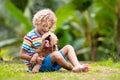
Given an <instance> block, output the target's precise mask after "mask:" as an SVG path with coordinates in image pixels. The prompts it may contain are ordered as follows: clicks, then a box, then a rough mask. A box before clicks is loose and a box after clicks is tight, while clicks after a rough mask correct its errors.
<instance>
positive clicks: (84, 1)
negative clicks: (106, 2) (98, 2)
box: [72, 0, 93, 12]
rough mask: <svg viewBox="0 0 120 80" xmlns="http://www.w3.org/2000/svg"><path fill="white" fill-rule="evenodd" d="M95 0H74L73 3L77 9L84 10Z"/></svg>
mask: <svg viewBox="0 0 120 80" xmlns="http://www.w3.org/2000/svg"><path fill="white" fill-rule="evenodd" d="M92 2H93V0H72V3H73V5H74V7H75V8H76V9H78V10H79V11H81V12H83V11H85V10H87V8H88V7H90V5H91V4H92Z"/></svg>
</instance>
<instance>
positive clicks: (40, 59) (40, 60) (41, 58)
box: [37, 56, 45, 65]
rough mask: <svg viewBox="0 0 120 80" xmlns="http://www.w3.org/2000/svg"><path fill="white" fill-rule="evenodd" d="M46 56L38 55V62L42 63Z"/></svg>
mask: <svg viewBox="0 0 120 80" xmlns="http://www.w3.org/2000/svg"><path fill="white" fill-rule="evenodd" d="M44 58H45V57H42V56H40V57H38V58H37V63H38V64H40V65H41V64H42V62H43V60H44Z"/></svg>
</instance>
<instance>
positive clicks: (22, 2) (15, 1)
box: [10, 0, 28, 11]
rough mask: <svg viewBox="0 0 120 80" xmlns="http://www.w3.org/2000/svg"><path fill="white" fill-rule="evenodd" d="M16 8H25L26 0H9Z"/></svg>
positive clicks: (22, 9)
mask: <svg viewBox="0 0 120 80" xmlns="http://www.w3.org/2000/svg"><path fill="white" fill-rule="evenodd" d="M10 1H11V2H12V3H13V4H14V5H15V6H16V7H17V8H19V9H20V10H21V11H24V10H25V7H26V6H27V4H28V0H20V1H19V2H18V0H10Z"/></svg>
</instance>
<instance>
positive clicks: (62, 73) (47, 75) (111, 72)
mask: <svg viewBox="0 0 120 80" xmlns="http://www.w3.org/2000/svg"><path fill="white" fill-rule="evenodd" d="M89 66H90V71H89V72H87V73H84V72H82V73H74V72H71V71H67V70H65V69H61V70H59V71H56V72H40V73H37V74H32V73H28V72H26V66H25V65H24V64H20V63H5V62H0V80H120V63H113V62H111V61H106V62H96V63H90V64H89Z"/></svg>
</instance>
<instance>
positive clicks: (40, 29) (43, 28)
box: [37, 24, 51, 35]
mask: <svg viewBox="0 0 120 80" xmlns="http://www.w3.org/2000/svg"><path fill="white" fill-rule="evenodd" d="M50 29H51V27H50V26H48V25H47V24H41V25H38V26H37V31H38V33H39V34H40V35H43V34H44V33H46V32H49V31H50Z"/></svg>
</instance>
